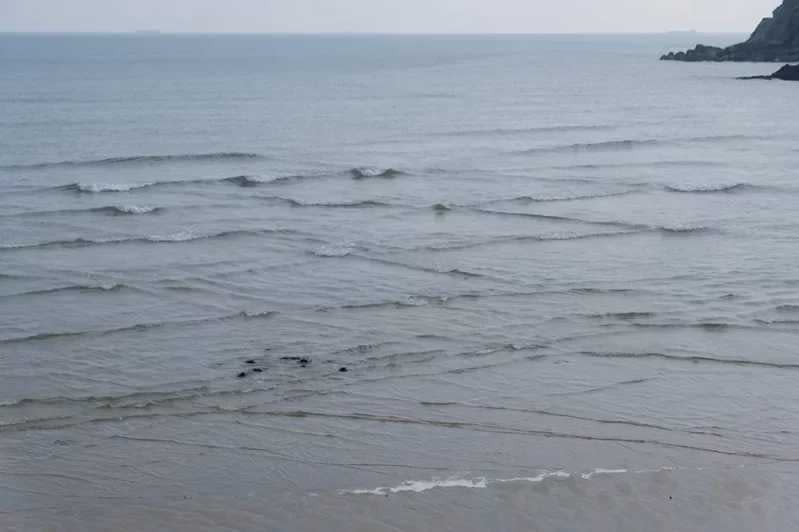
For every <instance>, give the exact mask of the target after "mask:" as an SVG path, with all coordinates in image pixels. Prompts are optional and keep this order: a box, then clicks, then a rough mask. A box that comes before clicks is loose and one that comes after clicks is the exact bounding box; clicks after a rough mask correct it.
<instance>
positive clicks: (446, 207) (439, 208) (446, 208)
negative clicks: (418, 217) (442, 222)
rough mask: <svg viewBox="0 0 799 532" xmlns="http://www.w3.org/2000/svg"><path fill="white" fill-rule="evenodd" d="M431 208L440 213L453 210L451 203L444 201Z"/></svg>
mask: <svg viewBox="0 0 799 532" xmlns="http://www.w3.org/2000/svg"><path fill="white" fill-rule="evenodd" d="M430 208H431V209H433V210H434V211H435V212H438V213H444V212H447V211H451V210H452V207H451V206H450V205H446V204H444V203H436V204H435V205H433V206H432V207H430Z"/></svg>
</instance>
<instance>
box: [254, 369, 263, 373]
mask: <svg viewBox="0 0 799 532" xmlns="http://www.w3.org/2000/svg"><path fill="white" fill-rule="evenodd" d="M252 371H253V372H254V373H261V372H263V369H261V368H253V369H252Z"/></svg>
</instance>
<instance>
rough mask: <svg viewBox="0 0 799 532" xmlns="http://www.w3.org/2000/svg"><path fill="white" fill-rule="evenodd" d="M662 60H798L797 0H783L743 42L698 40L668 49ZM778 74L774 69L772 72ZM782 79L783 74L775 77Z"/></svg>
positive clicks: (798, 7)
mask: <svg viewBox="0 0 799 532" xmlns="http://www.w3.org/2000/svg"><path fill="white" fill-rule="evenodd" d="M660 59H661V60H664V61H692V62H693V61H759V62H784V63H791V62H797V61H799V0H784V1H783V3H782V5H781V6H780V7H778V8H777V9H775V10H774V13H773V16H771V17H768V18H764V19H763V20H762V21H761V22H760V24H758V26H757V28H756V29H755V31H754V32H753V33H752V35H751V36H750V37H749V39H748V40H747V41H745V42H742V43H739V44H734V45H732V46H728V47H726V48H720V47H717V46H706V45H703V44H698V45H697V46H696V47H695V48H693V49H691V50H687V51H685V52H676V53H675V52H669V53H667V54H665V55H663V56H662V57H661V58H660ZM774 77H775V78H776V77H777V73H775V74H774ZM777 79H783V78H777Z"/></svg>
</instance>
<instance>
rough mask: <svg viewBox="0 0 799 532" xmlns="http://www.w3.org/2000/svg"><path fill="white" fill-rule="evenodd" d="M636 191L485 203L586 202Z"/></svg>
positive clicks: (510, 199) (487, 203)
mask: <svg viewBox="0 0 799 532" xmlns="http://www.w3.org/2000/svg"><path fill="white" fill-rule="evenodd" d="M635 193H636V192H635V191H632V190H627V191H624V192H607V193H600V194H581V195H577V196H543V197H542V196H516V197H514V198H508V199H498V200H492V201H488V202H486V203H484V205H492V204H496V203H525V204H529V203H557V202H566V201H584V200H592V199H601V198H614V197H618V196H629V195H630V194H635Z"/></svg>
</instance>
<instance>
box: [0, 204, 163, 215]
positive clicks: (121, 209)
mask: <svg viewBox="0 0 799 532" xmlns="http://www.w3.org/2000/svg"><path fill="white" fill-rule="evenodd" d="M163 211H164V208H163V207H144V206H138V205H109V206H107V207H93V208H90V209H57V210H52V211H29V212H21V213H17V214H3V215H0V217H3V218H18V217H29V216H48V215H72V214H92V213H94V214H106V215H109V216H125V215H134V214H158V213H161V212H163Z"/></svg>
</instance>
